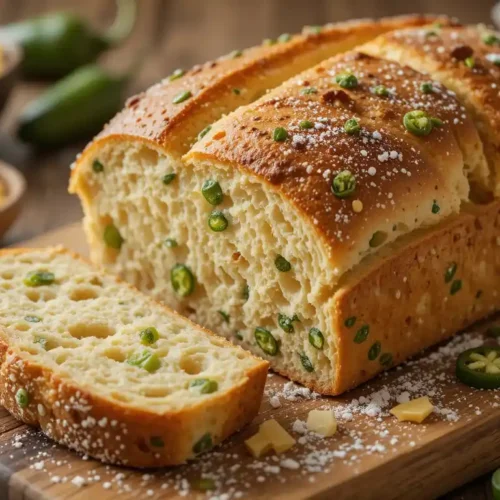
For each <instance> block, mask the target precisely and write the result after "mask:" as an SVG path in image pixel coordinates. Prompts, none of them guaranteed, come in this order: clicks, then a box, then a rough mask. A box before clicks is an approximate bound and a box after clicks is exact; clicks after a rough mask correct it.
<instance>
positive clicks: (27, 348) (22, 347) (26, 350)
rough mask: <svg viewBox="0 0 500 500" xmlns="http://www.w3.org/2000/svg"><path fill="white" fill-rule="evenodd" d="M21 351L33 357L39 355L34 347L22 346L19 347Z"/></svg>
mask: <svg viewBox="0 0 500 500" xmlns="http://www.w3.org/2000/svg"><path fill="white" fill-rule="evenodd" d="M21 351H24V352H28V353H30V354H33V355H37V354H40V353H39V351H38V349H37V348H36V347H35V346H30V345H23V346H21Z"/></svg>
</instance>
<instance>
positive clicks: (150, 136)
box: [86, 15, 450, 154]
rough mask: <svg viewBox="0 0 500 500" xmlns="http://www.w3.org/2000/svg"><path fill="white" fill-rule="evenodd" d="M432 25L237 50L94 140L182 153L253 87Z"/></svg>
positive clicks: (158, 90)
mask: <svg viewBox="0 0 500 500" xmlns="http://www.w3.org/2000/svg"><path fill="white" fill-rule="evenodd" d="M435 21H440V22H443V23H448V22H450V20H449V19H448V18H446V17H444V16H439V17H437V16H432V15H428V16H426V15H410V16H399V17H392V18H382V19H380V20H378V21H374V20H370V19H367V20H357V21H349V22H344V23H337V24H331V25H326V26H325V27H323V29H322V30H321V31H320V32H319V33H316V32H314V30H308V29H305V30H304V33H302V34H300V35H295V36H293V37H292V38H291V40H290V41H288V42H282V43H276V44H274V45H270V46H269V45H265V44H263V45H260V46H256V47H252V48H249V49H246V50H244V51H241V55H239V56H238V57H235V56H234V53H231V54H229V55H227V56H223V57H221V58H219V59H217V60H215V61H209V62H207V63H205V64H203V65H198V66H195V67H194V68H192V69H191V70H189V71H187V72H186V73H185V74H184V75H183V76H182V77H180V78H178V79H175V80H173V81H170V80H169V78H168V77H167V78H166V79H165V80H163V81H162V82H160V83H158V84H157V85H154V86H153V87H151V88H150V89H148V90H147V91H146V92H143V93H142V94H139V95H137V96H135V97H132V98H130V99H129V100H128V102H127V104H126V107H125V109H124V110H123V111H122V112H121V113H119V114H118V115H117V116H116V117H115V118H114V119H113V120H112V121H111V122H110V123H109V124H108V125H107V126H106V127H105V129H104V130H103V131H102V132H101V133H100V134H99V135H98V136H97V137H96V141H97V142H100V141H102V140H103V139H106V138H109V137H112V136H125V137H135V138H142V139H145V140H147V141H150V142H153V143H157V144H158V145H160V146H163V147H165V148H167V149H168V150H174V151H178V153H179V154H183V153H185V152H186V151H187V150H188V149H189V147H190V146H191V144H192V143H193V141H194V140H195V138H196V135H197V134H198V133H199V132H200V131H201V130H202V129H203V128H204V127H205V126H207V125H208V124H210V123H211V122H212V121H215V120H216V119H218V118H220V116H222V114H224V113H228V112H230V111H232V110H233V109H235V108H236V107H238V106H241V105H244V104H247V103H249V102H252V101H254V100H255V99H257V98H258V97H259V95H255V94H252V87H253V86H255V83H256V82H257V83H258V84H259V85H260V83H259V82H261V81H262V80H266V79H269V80H270V85H269V86H272V85H277V84H279V83H281V82H282V81H284V80H285V79H287V78H288V77H290V76H292V75H293V74H296V73H298V72H300V71H302V70H304V69H306V68H307V67H311V66H313V65H314V64H316V63H318V62H319V61H320V60H322V59H324V58H326V57H329V56H331V55H332V54H334V53H335V52H338V51H344V50H347V49H349V48H352V47H354V46H355V45H359V44H361V43H364V42H366V41H368V40H370V39H372V38H375V37H376V36H377V35H379V34H381V33H384V32H386V31H388V30H393V29H398V28H401V27H411V26H422V25H425V24H430V23H432V22H435ZM290 71H291V72H290ZM280 73H281V74H282V76H281V77H280V76H279V75H280ZM233 89H238V90H240V91H241V94H240V95H239V96H238V99H237V100H234V94H233ZM184 91H190V92H191V93H192V97H191V98H189V99H186V100H185V101H183V102H181V103H178V104H175V103H174V102H173V100H174V98H175V96H177V95H178V94H179V93H181V92H184ZM229 101H231V103H230V102H229ZM193 126H194V128H193ZM94 143H95V142H93V143H91V144H94ZM86 152H87V151H86Z"/></svg>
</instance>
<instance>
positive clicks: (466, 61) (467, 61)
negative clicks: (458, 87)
mask: <svg viewBox="0 0 500 500" xmlns="http://www.w3.org/2000/svg"><path fill="white" fill-rule="evenodd" d="M464 64H465V65H466V66H467V67H468V68H470V69H472V68H474V66H475V65H476V61H475V60H474V58H473V57H466V58H465V59H464Z"/></svg>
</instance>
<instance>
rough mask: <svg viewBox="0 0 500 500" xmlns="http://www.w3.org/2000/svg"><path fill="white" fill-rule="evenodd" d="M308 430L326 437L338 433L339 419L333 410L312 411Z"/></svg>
mask: <svg viewBox="0 0 500 500" xmlns="http://www.w3.org/2000/svg"><path fill="white" fill-rule="evenodd" d="M307 428H308V429H309V430H310V431H311V432H316V434H321V435H322V436H325V437H330V436H333V435H334V434H335V433H336V432H337V419H336V418H335V415H334V414H333V412H332V411H331V410H311V411H310V412H309V415H308V416H307Z"/></svg>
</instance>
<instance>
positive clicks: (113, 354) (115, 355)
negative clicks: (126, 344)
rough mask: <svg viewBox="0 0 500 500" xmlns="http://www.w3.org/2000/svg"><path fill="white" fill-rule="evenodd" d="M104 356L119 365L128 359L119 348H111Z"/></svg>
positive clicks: (104, 352)
mask: <svg viewBox="0 0 500 500" xmlns="http://www.w3.org/2000/svg"><path fill="white" fill-rule="evenodd" d="M103 354H104V356H106V357H107V358H109V359H112V360H114V361H118V362H119V363H123V362H124V361H125V360H126V359H127V355H126V354H125V353H124V352H123V351H122V350H121V349H119V348H117V347H110V348H109V349H106V350H105V351H103Z"/></svg>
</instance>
